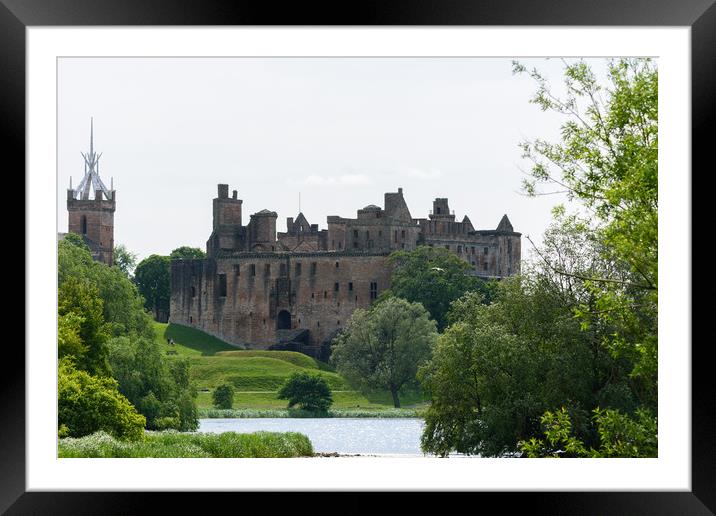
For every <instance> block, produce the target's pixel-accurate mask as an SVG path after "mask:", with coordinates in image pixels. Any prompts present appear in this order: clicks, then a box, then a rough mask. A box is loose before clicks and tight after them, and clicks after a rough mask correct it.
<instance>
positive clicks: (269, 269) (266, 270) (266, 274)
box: [264, 263, 271, 276]
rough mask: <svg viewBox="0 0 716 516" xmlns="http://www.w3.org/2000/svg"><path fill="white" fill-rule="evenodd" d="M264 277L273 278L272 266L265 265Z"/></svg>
mask: <svg viewBox="0 0 716 516" xmlns="http://www.w3.org/2000/svg"><path fill="white" fill-rule="evenodd" d="M264 276H271V264H270V263H267V264H266V265H264Z"/></svg>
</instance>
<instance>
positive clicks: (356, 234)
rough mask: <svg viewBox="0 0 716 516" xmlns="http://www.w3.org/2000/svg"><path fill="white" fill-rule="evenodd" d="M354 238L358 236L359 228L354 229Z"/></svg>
mask: <svg viewBox="0 0 716 516" xmlns="http://www.w3.org/2000/svg"><path fill="white" fill-rule="evenodd" d="M353 238H358V230H357V229H354V230H353Z"/></svg>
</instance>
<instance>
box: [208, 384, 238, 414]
mask: <svg viewBox="0 0 716 516" xmlns="http://www.w3.org/2000/svg"><path fill="white" fill-rule="evenodd" d="M212 401H213V403H214V407H215V408H218V409H230V408H231V407H232V406H233V404H234V386H233V385H231V384H229V383H222V384H221V385H218V386H217V387H216V388H215V389H214V392H213V393H212Z"/></svg>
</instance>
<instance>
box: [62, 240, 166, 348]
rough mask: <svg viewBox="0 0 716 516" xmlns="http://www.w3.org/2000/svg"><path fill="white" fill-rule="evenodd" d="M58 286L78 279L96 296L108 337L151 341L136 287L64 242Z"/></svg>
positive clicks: (148, 320)
mask: <svg viewBox="0 0 716 516" xmlns="http://www.w3.org/2000/svg"><path fill="white" fill-rule="evenodd" d="M57 253H58V286H59V288H62V285H63V284H64V283H65V281H67V280H68V279H74V280H77V279H82V281H86V282H88V283H89V284H91V285H93V286H94V288H96V289H97V291H98V292H99V296H100V298H101V299H102V303H103V304H102V316H103V318H104V320H105V322H106V323H107V324H108V328H109V331H110V333H111V334H112V335H128V334H135V335H139V336H143V337H146V338H152V339H153V338H154V329H153V327H152V324H151V317H150V316H149V315H147V314H146V312H145V311H144V299H142V297H141V296H140V295H139V292H138V291H137V287H136V285H134V283H132V281H131V280H129V278H127V277H126V276H125V274H124V273H123V272H122V271H120V270H119V269H118V268H116V267H107V266H106V265H105V264H103V263H101V262H96V261H94V260H92V256H91V255H90V253H89V251H88V250H86V249H83V248H81V247H78V246H76V245H74V244H72V243H71V242H67V241H65V240H63V241H61V242H59V244H58V249H57Z"/></svg>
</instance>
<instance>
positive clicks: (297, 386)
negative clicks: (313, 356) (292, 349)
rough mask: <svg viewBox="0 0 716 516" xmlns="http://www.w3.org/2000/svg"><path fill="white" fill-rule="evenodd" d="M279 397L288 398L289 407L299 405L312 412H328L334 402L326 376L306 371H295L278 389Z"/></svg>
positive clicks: (281, 398)
mask: <svg viewBox="0 0 716 516" xmlns="http://www.w3.org/2000/svg"><path fill="white" fill-rule="evenodd" d="M277 398H278V399H280V400H288V408H291V407H293V406H295V405H299V406H300V407H301V408H302V409H303V410H308V411H311V412H326V411H327V410H328V409H329V407H330V406H331V404H332V403H333V395H332V394H331V388H330V387H329V386H328V382H326V380H325V378H323V377H321V376H319V375H317V374H309V373H305V372H302V373H293V374H292V375H291V376H290V377H289V378H288V379H287V380H286V382H285V383H284V384H283V386H282V387H281V389H280V390H279V391H278V394H277Z"/></svg>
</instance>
